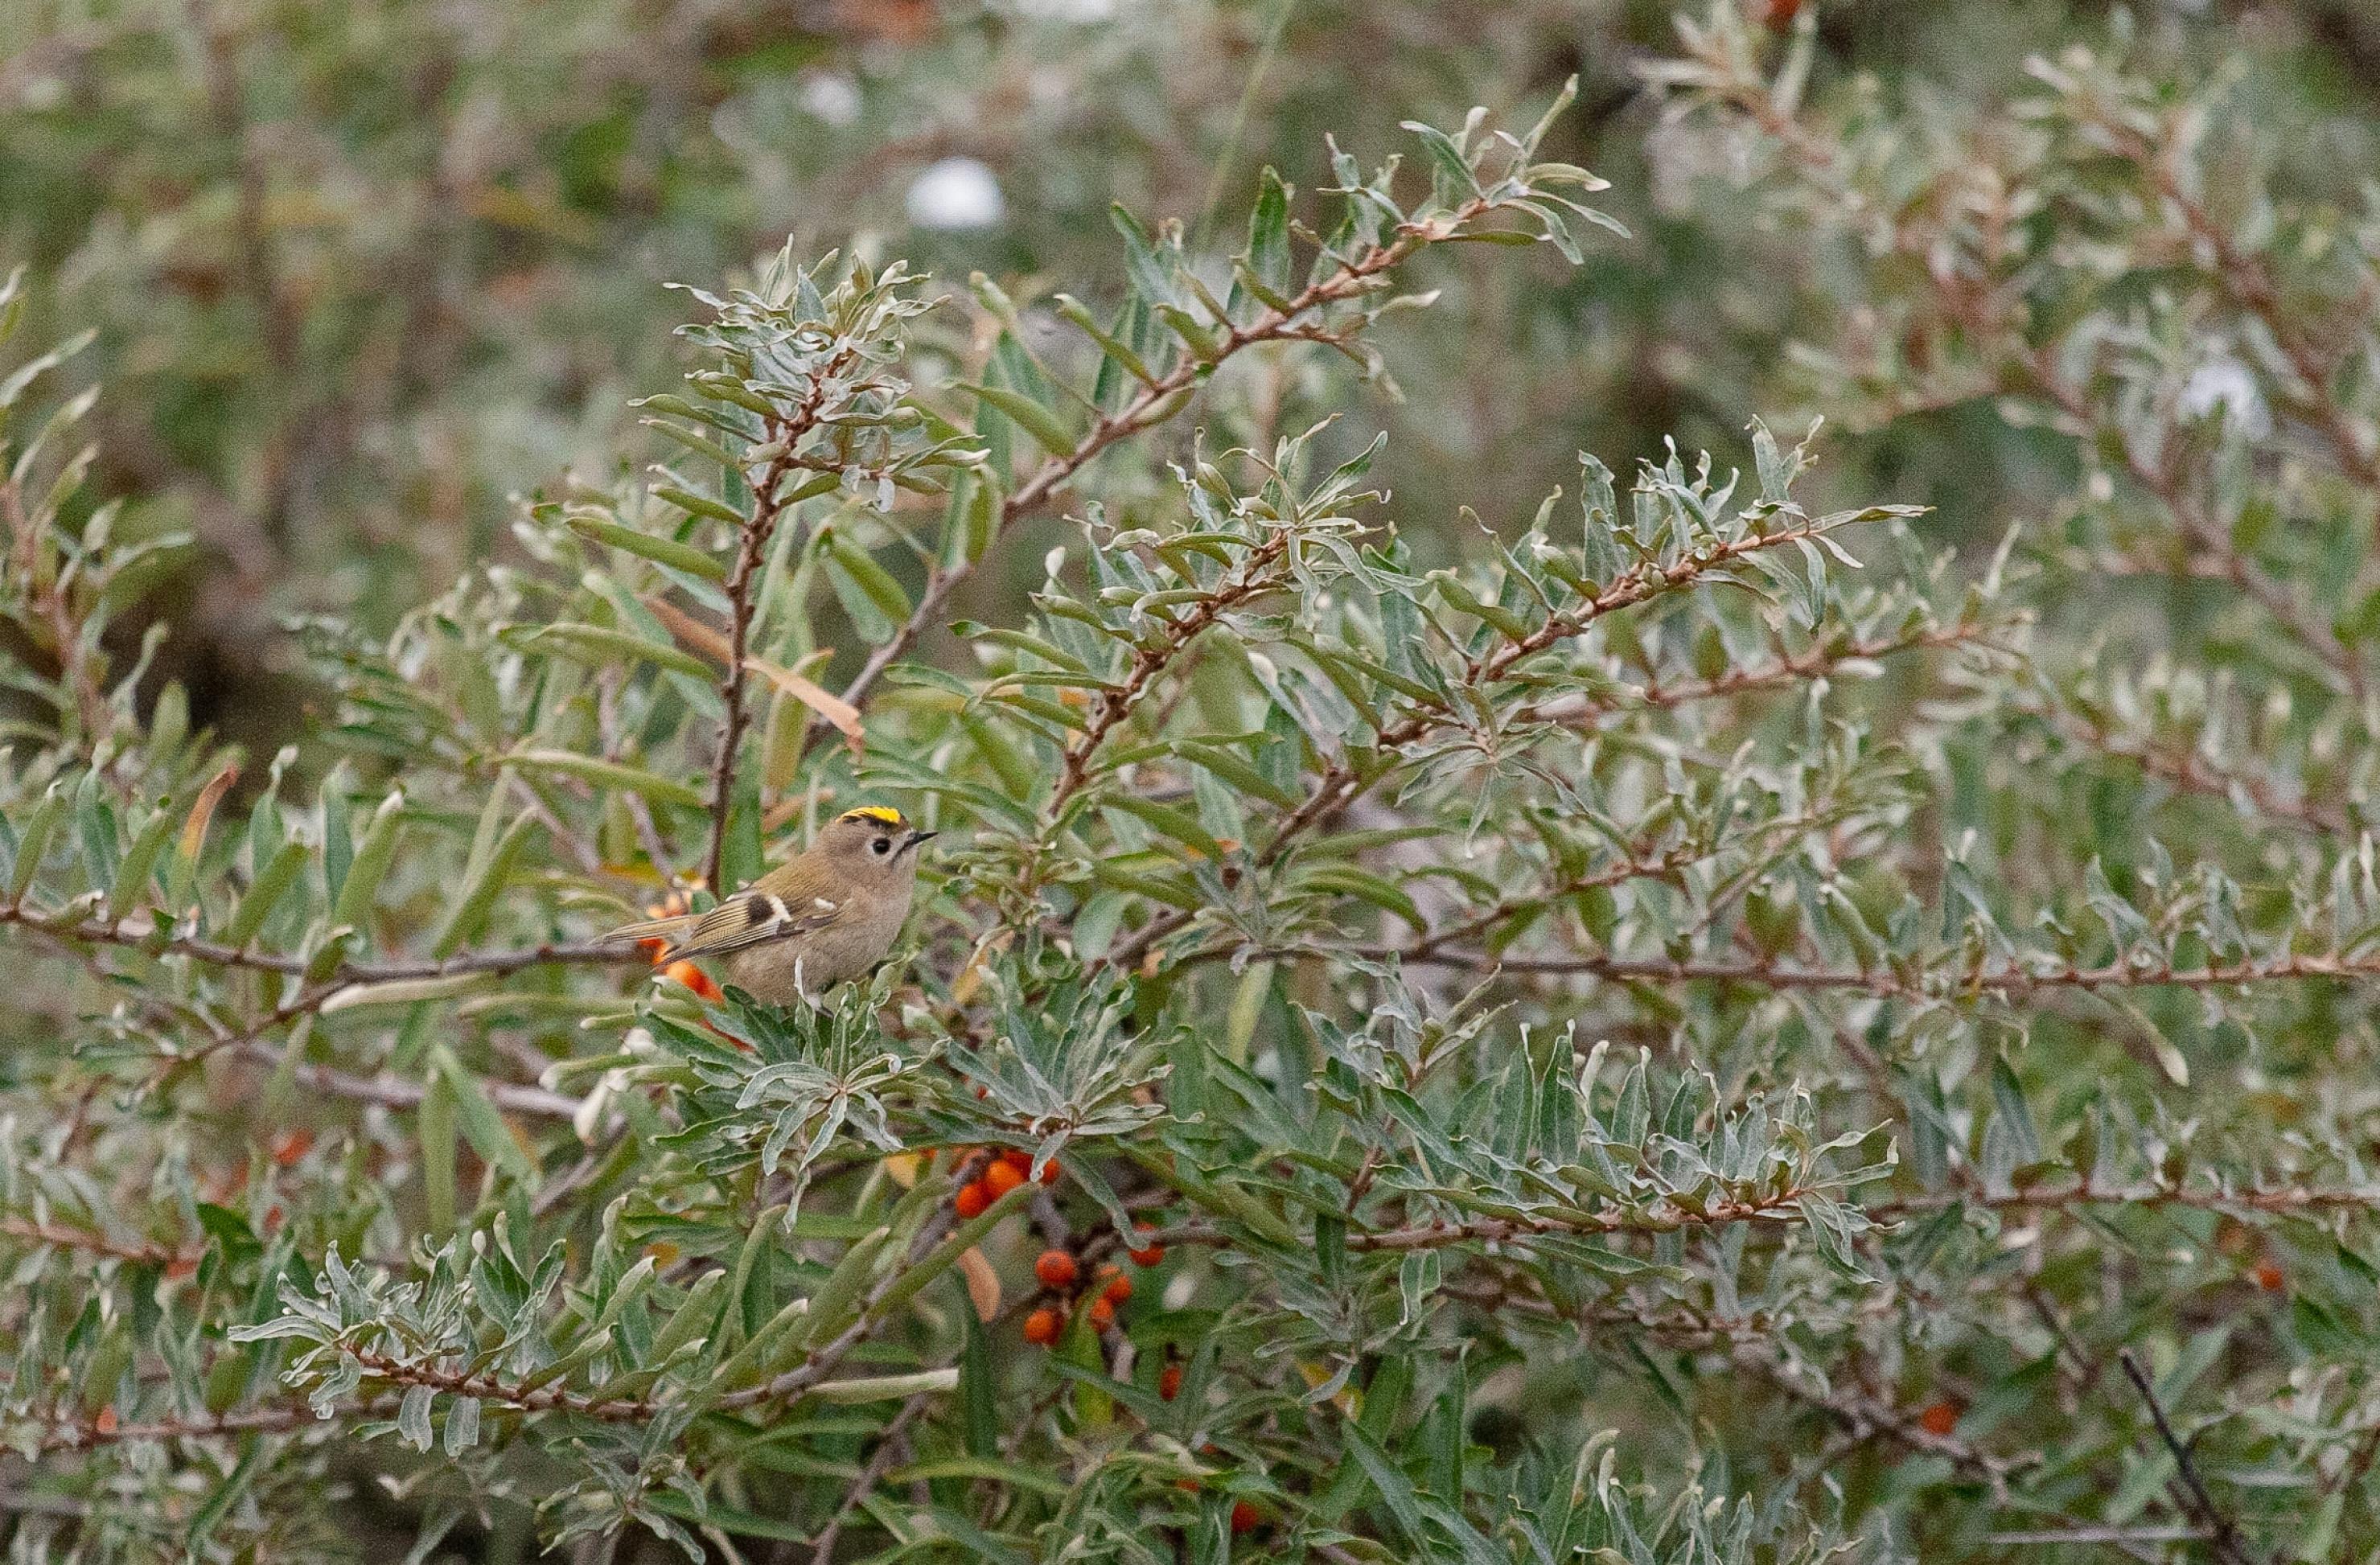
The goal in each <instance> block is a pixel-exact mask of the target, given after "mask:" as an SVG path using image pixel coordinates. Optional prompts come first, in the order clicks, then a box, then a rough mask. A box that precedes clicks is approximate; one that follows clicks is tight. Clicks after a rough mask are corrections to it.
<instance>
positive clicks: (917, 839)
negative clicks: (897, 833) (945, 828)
mask: <svg viewBox="0 0 2380 1565" xmlns="http://www.w3.org/2000/svg"><path fill="white" fill-rule="evenodd" d="M939 836H941V832H940V831H914V830H913V831H911V832H910V833H909V840H908V841H907V842H905V843H902V844H901V851H902V852H903V853H907V852H908V851H909V850H910V849H911V848H914V847H916V846H917V844H918V843H923V842H927V841H929V840H930V839H932V838H935V837H939Z"/></svg>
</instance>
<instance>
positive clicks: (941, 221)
mask: <svg viewBox="0 0 2380 1565" xmlns="http://www.w3.org/2000/svg"><path fill="white" fill-rule="evenodd" d="M905 204H906V206H907V208H908V212H909V221H910V222H912V223H914V224H917V226H918V227H920V228H989V227H990V226H991V225H992V224H995V223H997V222H999V221H1000V220H1001V217H1002V215H1003V214H1004V213H1005V212H1007V211H1008V203H1007V202H1006V201H1004V200H1002V199H1001V194H1000V181H999V180H997V179H995V178H993V177H992V174H991V170H990V169H989V168H987V167H985V166H984V164H983V163H982V162H981V161H980V160H978V159H976V158H965V157H960V158H944V159H942V160H941V162H940V163H937V164H931V165H930V166H929V167H928V168H927V169H926V171H925V172H924V173H922V174H920V175H918V176H917V178H916V179H915V180H913V181H911V182H910V185H909V195H908V199H907V201H906V203H905Z"/></svg>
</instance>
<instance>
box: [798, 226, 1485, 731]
mask: <svg viewBox="0 0 2380 1565" xmlns="http://www.w3.org/2000/svg"><path fill="white" fill-rule="evenodd" d="M1487 210H1488V202H1487V201H1486V200H1480V199H1476V198H1475V199H1474V200H1469V201H1466V202H1464V203H1463V205H1462V206H1460V207H1457V208H1455V209H1454V210H1453V211H1452V212H1446V213H1443V214H1441V215H1439V216H1438V217H1435V218H1432V219H1430V220H1429V221H1428V222H1427V224H1408V225H1406V226H1405V227H1404V228H1403V229H1401V230H1400V231H1399V232H1398V235H1397V237H1395V238H1394V239H1393V240H1391V241H1390V242H1389V243H1388V244H1385V245H1380V246H1377V247H1375V248H1374V249H1370V250H1368V251H1366V253H1365V254H1363V255H1361V256H1358V257H1356V258H1355V259H1354V260H1353V261H1348V262H1347V263H1346V264H1344V265H1342V266H1341V267H1340V268H1339V269H1338V270H1337V271H1335V272H1333V273H1331V274H1330V276H1328V277H1325V278H1322V279H1321V280H1320V281H1318V282H1316V283H1314V284H1312V285H1309V286H1308V287H1306V288H1305V290H1304V291H1303V292H1301V293H1299V294H1297V295H1296V296H1294V297H1292V298H1290V299H1289V300H1288V301H1287V302H1286V303H1285V304H1284V305H1282V306H1281V307H1280V308H1278V309H1267V310H1266V311H1265V312H1264V313H1263V314H1262V315H1260V316H1258V317H1257V319H1256V320H1254V321H1250V322H1249V323H1247V324H1246V325H1244V326H1241V325H1235V326H1233V327H1231V328H1230V330H1228V331H1227V332H1225V333H1224V334H1222V338H1221V340H1220V342H1218V343H1217V344H1216V346H1215V350H1214V352H1213V353H1211V354H1209V355H1208V356H1206V357H1204V358H1197V357H1190V358H1184V360H1183V362H1182V363H1181V364H1179V365H1177V366H1176V367H1175V368H1174V369H1173V370H1171V371H1169V372H1168V373H1166V374H1164V375H1161V376H1159V377H1157V378H1156V379H1154V380H1152V381H1150V382H1147V383H1146V384H1144V385H1143V386H1142V387H1141V389H1140V391H1139V392H1138V393H1137V394H1135V395H1134V397H1133V399H1132V400H1131V401H1130V402H1127V403H1126V404H1124V406H1123V407H1122V408H1120V409H1118V410H1117V411H1116V412H1113V413H1101V414H1099V416H1098V417H1097V418H1096V419H1094V420H1093V421H1092V424H1091V427H1090V429H1089V430H1088V431H1087V432H1086V433H1085V434H1084V435H1083V437H1082V439H1081V440H1079V441H1077V442H1076V443H1075V447H1074V449H1073V450H1071V451H1068V452H1064V453H1062V454H1058V455H1051V456H1050V457H1049V458H1048V459H1047V460H1045V461H1044V462H1043V463H1042V464H1041V466H1040V467H1038V468H1036V469H1035V470H1034V473H1033V475H1032V477H1030V478H1028V479H1026V480H1025V482H1024V483H1022V484H1020V485H1019V486H1018V487H1017V488H1016V490H1015V491H1014V492H1013V493H1011V494H1010V495H1008V497H1007V498H1006V499H1004V500H1002V502H1001V506H1000V517H999V520H998V522H997V524H996V525H995V526H994V528H993V537H994V541H997V539H998V536H999V535H1000V534H1001V533H1003V532H1005V531H1006V530H1007V529H1008V528H1010V527H1011V526H1013V525H1014V523H1016V522H1017V521H1018V520H1019V519H1020V518H1022V517H1025V516H1030V515H1032V514H1033V513H1034V512H1035V511H1038V510H1039V509H1040V508H1041V506H1043V505H1044V504H1046V503H1048V502H1049V501H1050V498H1051V497H1052V496H1053V495H1055V494H1056V493H1057V492H1058V491H1059V490H1060V489H1062V488H1063V487H1064V486H1065V484H1066V481H1067V480H1068V479H1072V478H1073V477H1074V476H1075V473H1076V472H1078V471H1080V470H1081V469H1082V468H1083V467H1084V466H1085V465H1087V463H1089V462H1090V460H1091V459H1092V458H1093V457H1095V456H1098V455H1099V454H1100V453H1101V452H1103V451H1105V450H1107V449H1108V448H1109V447H1110V446H1111V445H1114V444H1116V443H1119V442H1121V441H1123V440H1126V439H1128V438H1130V437H1131V436H1133V435H1135V434H1138V433H1140V432H1141V431H1144V430H1147V429H1153V428H1155V427H1156V426H1158V425H1159V424H1161V423H1163V422H1165V421H1166V420H1167V419H1171V418H1172V416H1173V415H1174V413H1175V412H1176V411H1178V410H1179V409H1180V407H1181V406H1182V403H1183V400H1184V399H1185V398H1186V397H1187V396H1188V395H1189V394H1190V393H1191V392H1192V390H1193V389H1194V388H1196V386H1197V385H1198V384H1199V383H1200V382H1203V381H1204V380H1205V379H1206V378H1207V377H1208V376H1209V375H1211V374H1212V373H1213V372H1214V371H1215V370H1216V368H1217V367H1218V366H1219V365H1220V364H1221V363H1222V362H1223V361H1224V360H1225V359H1228V358H1232V357H1233V356H1234V355H1236V354H1238V353H1240V352H1241V351H1243V350H1244V349H1246V348H1249V347H1253V346H1256V345H1257V344H1259V343H1272V342H1290V341H1296V340H1300V339H1312V338H1314V337H1316V335H1317V334H1316V333H1315V332H1314V330H1313V327H1312V323H1311V322H1308V321H1305V317H1306V316H1308V315H1310V314H1312V313H1313V312H1314V311H1316V310H1318V309H1323V308H1324V307H1325V306H1328V305H1331V304H1335V303H1338V302H1339V301H1341V300H1342V299H1346V298H1350V297H1354V296H1355V295H1357V294H1360V293H1362V292H1364V291H1365V290H1366V288H1367V287H1368V286H1369V285H1370V282H1371V279H1373V278H1374V277H1377V276H1378V275H1380V274H1381V273H1385V272H1388V271H1390V270H1392V269H1393V268H1395V267H1396V266H1397V265H1398V264H1399V263H1401V262H1403V261H1404V260H1405V259H1406V258H1407V257H1409V256H1411V255H1412V254H1413V253H1414V252H1415V250H1417V249H1422V248H1423V247H1424V246H1427V245H1430V244H1435V243H1437V242H1438V241H1439V240H1442V239H1445V238H1449V237H1451V236H1453V235H1455V234H1457V233H1459V232H1461V231H1462V229H1463V227H1464V226H1465V225H1466V224H1469V223H1470V222H1471V221H1472V220H1473V219H1474V218H1476V217H1478V216H1479V215H1481V214H1482V213H1483V212H1486V211H1487ZM990 552H991V551H990V548H989V547H987V548H986V549H985V551H984V556H989V555H990ZM980 557H982V556H979V558H980ZM975 569H976V561H974V560H964V559H963V560H959V561H956V562H953V564H950V565H948V566H946V567H943V568H941V569H938V570H934V571H931V572H929V574H928V576H927V578H926V584H925V587H924V589H923V590H922V591H920V592H919V593H918V595H917V605H916V607H915V608H914V609H913V610H912V611H911V612H910V614H909V617H908V619H907V620H906V621H905V622H904V623H903V625H901V627H900V628H899V629H898V630H896V631H895V632H894V633H893V635H892V639H891V640H889V641H887V642H885V643H884V644H883V645H882V646H880V647H878V648H877V649H875V650H874V651H872V652H870V653H869V654H868V661H867V662H866V663H865V664H863V665H862V666H861V668H860V670H859V672H858V673H856V675H854V676H853V678H852V681H851V683H850V684H848V685H844V689H843V698H844V700H845V701H848V702H849V703H851V704H852V705H853V706H857V705H859V703H860V702H861V701H862V700H863V699H865V698H866V697H867V695H868V691H869V690H871V689H873V688H874V687H875V685H876V682H877V681H878V680H879V679H881V678H882V677H883V676H884V671H885V670H887V669H889V668H891V667H892V664H893V663H894V662H896V661H899V660H900V659H901V658H903V657H905V656H906V655H907V653H908V650H909V649H910V648H911V647H912V646H914V645H916V643H917V638H918V637H920V636H923V635H924V634H925V632H926V630H927V629H928V627H929V626H930V625H932V624H933V623H934V621H935V620H936V618H937V617H939V616H940V614H941V612H942V605H943V604H944V603H945V602H946V601H949V599H950V595H951V594H952V593H953V591H955V590H957V588H958V586H959V584H960V583H961V582H963V581H965V579H966V578H967V577H968V576H972V575H974V573H975ZM821 726H822V723H821V722H820V721H818V720H816V719H813V720H812V722H810V724H809V726H808V727H807V729H806V730H805V731H804V732H805V734H806V735H808V734H816V733H817V732H818V730H819V729H820V727H821Z"/></svg>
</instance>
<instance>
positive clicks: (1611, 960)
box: [1176, 920, 2380, 1003]
mask: <svg viewBox="0 0 2380 1565" xmlns="http://www.w3.org/2000/svg"><path fill="white" fill-rule="evenodd" d="M1185 922H1186V920H1185ZM1176 927H1178V926H1176ZM1231 953H1232V952H1231V950H1230V948H1228V947H1224V948H1210V949H1208V950H1202V951H1196V952H1186V953H1184V954H1183V955H1182V956H1180V957H1178V958H1176V960H1177V961H1180V962H1185V963H1193V962H1208V961H1214V960H1217V959H1218V958H1220V957H1221V956H1224V955H1228V954H1231ZM1252 956H1253V958H1254V959H1255V960H1260V961H1287V960H1291V959H1293V958H1299V957H1305V958H1311V959H1317V960H1323V961H1343V960H1345V959H1347V958H1349V957H1366V958H1370V959H1372V960H1376V961H1378V960H1388V959H1391V958H1393V959H1397V960H1402V961H1411V962H1414V963H1415V964H1424V965H1429V966H1437V967H1468V968H1475V969H1477V970H1479V971H1482V972H1496V971H1501V972H1506V973H1523V974H1544V975H1548V976H1563V975H1575V976H1579V977H1597V978H1606V979H1609V980H1611V981H1614V982H1618V983H1658V984H1679V983H1730V984H1747V985H1751V986H1754V987H1756V988H1761V989H1852V990H1859V991H1862V992H1864V993H1867V994H1871V995H1875V996H1877V997H1878V998H1883V999H1894V1000H1907V1001H1925V1002H1929V1003H1940V1002H1947V1001H1956V1000H1961V999H1968V998H1975V997H1979V996H1983V995H1995V996H1998V997H2001V998H2004V999H2022V998H2024V997H2027V996H2030V995H2034V994H2040V993H2045V992H2049V991H2055V990H2083V991H2086V992H2090V991H2096V990H2100V989H2232V988H2236V987H2239V986H2241V985H2246V984H2263V983H2281V982H2303V981H2322V980H2335V981H2339V982H2362V981H2363V980H2365V979H2369V978H2373V977H2380V953H2374V954H2372V955H2366V956H2331V955H2310V956H2299V955H2290V956H2278V957H2261V958H2253V959H2251V960H2248V961H2245V962H2237V963H2217V964H2213V965H2211V966H2205V967H2177V966H2175V965H2173V964H2171V963H2169V962H2165V961H2150V962H2141V963H2132V964H2123V963H2118V964H2108V965H2106V966H2096V967H2085V966H2079V965H2060V966H2047V967H2039V968H2025V967H1976V968H1968V969H1962V970H1953V971H1948V972H1935V973H1930V974H1929V973H1925V972H1923V971H1915V972H1909V971H1888V970H1884V969H1873V968H1872V969H1850V968H1823V967H1803V966H1796V965H1793V964H1789V963H1786V962H1783V961H1780V960H1777V959H1773V958H1767V957H1733V958H1730V957H1710V958H1703V959H1696V960H1684V961H1679V960H1671V959H1670V958H1667V957H1649V956H1648V957H1628V956H1613V955H1608V954H1604V953H1600V952H1579V953H1576V954H1562V955H1541V956H1527V955H1512V954H1498V953H1495V952H1479V951H1445V950H1436V951H1428V950H1415V949H1414V948H1410V947H1406V946H1356V945H1288V946H1270V947H1266V948H1264V949H1262V950H1260V951H1257V952H1253V953H1252Z"/></svg>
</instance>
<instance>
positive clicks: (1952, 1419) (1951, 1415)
mask: <svg viewBox="0 0 2380 1565" xmlns="http://www.w3.org/2000/svg"><path fill="white" fill-rule="evenodd" d="M1917 1423H1918V1426H1919V1427H1920V1428H1922V1429H1924V1430H1925V1432H1926V1433H1927V1434H1929V1435H1932V1436H1933V1437H1935V1438H1937V1439H1946V1438H1949V1434H1950V1431H1951V1430H1953V1429H1956V1428H1957V1427H1958V1426H1959V1404H1958V1403H1957V1402H1954V1401H1938V1402H1934V1403H1931V1404H1929V1405H1928V1406H1927V1407H1926V1409H1925V1412H1923V1413H1919V1414H1918V1415H1917Z"/></svg>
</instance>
